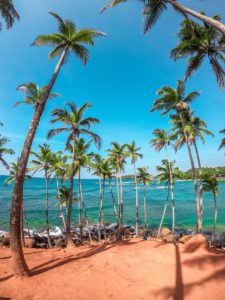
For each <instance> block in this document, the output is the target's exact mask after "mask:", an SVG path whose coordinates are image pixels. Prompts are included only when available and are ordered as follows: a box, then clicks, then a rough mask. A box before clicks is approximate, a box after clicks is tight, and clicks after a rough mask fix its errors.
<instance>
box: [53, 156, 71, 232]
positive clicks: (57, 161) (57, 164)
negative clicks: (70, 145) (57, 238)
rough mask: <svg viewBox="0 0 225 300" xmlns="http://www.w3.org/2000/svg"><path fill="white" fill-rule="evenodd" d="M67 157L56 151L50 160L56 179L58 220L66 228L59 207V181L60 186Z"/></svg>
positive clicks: (64, 174)
mask: <svg viewBox="0 0 225 300" xmlns="http://www.w3.org/2000/svg"><path fill="white" fill-rule="evenodd" d="M67 159H68V156H67V155H64V156H63V155H62V152H60V151H58V152H56V153H53V159H52V166H51V168H52V170H53V172H54V177H55V179H56V188H57V194H58V197H57V199H58V201H59V203H58V204H59V210H60V218H62V221H63V226H64V228H66V221H65V216H64V213H63V206H62V205H61V201H60V186H59V180H60V181H61V184H62V183H63V182H64V181H65V179H66V173H67V169H68V168H67V167H68V165H67Z"/></svg>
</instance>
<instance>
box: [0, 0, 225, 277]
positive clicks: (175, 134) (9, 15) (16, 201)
mask: <svg viewBox="0 0 225 300" xmlns="http://www.w3.org/2000/svg"><path fill="white" fill-rule="evenodd" d="M123 2H127V1H126V0H111V1H110V3H109V4H108V5H106V6H105V7H104V8H103V10H105V9H106V8H108V7H114V6H116V5H118V4H120V3H123ZM142 2H143V5H144V9H143V14H144V17H145V19H144V32H145V33H147V32H148V31H149V30H150V29H151V28H152V27H153V25H155V23H156V22H157V21H158V19H159V17H160V15H161V14H162V13H163V12H164V11H165V10H166V9H167V7H169V6H171V7H172V8H174V9H175V11H176V12H178V13H180V14H181V15H183V17H184V18H185V21H183V22H182V24H181V29H180V32H179V34H178V38H179V39H180V42H179V44H178V45H177V46H176V47H175V48H174V49H173V50H172V51H171V57H172V58H173V59H174V60H177V59H180V58H189V60H188V67H187V71H186V73H185V81H186V80H187V79H188V78H189V77H190V75H191V74H192V73H193V72H194V71H195V70H197V69H198V68H199V67H200V66H201V64H202V62H203V60H204V59H208V60H209V62H210V64H211V66H212V68H213V71H214V73H215V75H216V79H217V81H218V84H219V86H220V87H222V88H223V87H224V76H225V71H224V69H223V66H222V65H221V63H223V62H224V61H225V57H224V53H225V47H224V46H225V45H224V44H225V25H224V24H223V23H222V22H221V20H220V18H219V17H218V16H216V17H213V18H210V17H208V16H206V15H205V14H204V13H199V12H197V11H194V10H191V9H190V8H188V7H185V6H183V5H182V4H180V2H179V1H174V0H147V1H145V0H143V1H142ZM0 12H1V16H2V17H3V19H4V20H5V22H6V24H7V27H8V28H9V27H11V26H12V25H13V23H14V21H15V20H17V19H19V15H18V13H17V11H16V9H15V8H14V6H13V3H12V0H5V1H2V2H1V3H0ZM50 15H51V16H53V17H54V18H55V19H56V21H57V24H58V31H57V32H56V33H52V34H47V35H40V36H38V37H37V38H36V39H35V40H34V42H33V45H34V46H50V47H52V48H53V49H52V51H51V52H50V55H49V58H50V59H53V58H56V57H58V62H57V64H56V67H55V70H54V72H53V74H52V77H51V79H50V81H49V83H48V84H47V85H46V86H44V87H38V86H37V85H36V84H34V83H32V82H28V83H25V84H23V85H21V86H20V87H19V88H18V89H19V90H20V91H22V92H24V93H25V100H24V101H23V102H24V103H26V104H29V105H31V106H32V107H33V109H34V113H33V117H32V120H31V124H30V127H29V130H28V134H27V136H26V139H25V142H24V146H23V149H22V152H21V155H20V157H19V159H18V164H17V165H15V166H14V171H15V172H14V175H13V173H11V177H12V180H14V189H13V195H12V205H11V217H10V237H11V253H12V262H13V264H12V265H13V271H14V274H15V275H19V276H22V275H30V271H29V269H28V267H27V264H26V262H25V259H24V255H23V249H22V239H21V222H22V221H21V220H22V218H21V216H22V211H23V186H24V181H25V179H26V178H27V177H26V176H27V166H28V161H29V157H30V154H31V153H32V155H33V156H34V159H33V161H32V168H33V170H34V171H35V172H37V171H40V170H42V171H44V174H45V179H46V224H47V232H48V235H49V227H48V184H49V179H50V177H51V176H53V174H54V177H55V179H56V182H57V186H58V188H57V197H58V200H59V207H60V210H61V216H63V207H64V206H65V205H66V207H67V216H66V220H65V219H64V220H65V221H64V223H65V227H66V236H67V245H68V246H69V245H71V246H72V245H73V241H72V239H71V236H70V224H71V210H72V204H73V201H74V193H73V191H74V187H73V185H74V176H75V175H77V176H78V181H79V184H78V196H77V197H76V198H77V203H78V219H79V227H80V230H82V224H81V208H83V210H84V211H85V214H86V206H85V202H84V198H83V193H82V184H81V180H80V171H81V168H91V166H92V168H94V170H95V171H94V172H95V174H96V175H97V176H99V186H100V212H99V227H100V223H101V224H102V225H103V226H104V191H105V181H106V179H108V180H109V183H110V182H111V179H112V178H113V177H115V178H116V186H117V201H118V203H117V205H116V204H115V198H114V195H113V191H112V189H111V192H112V193H111V194H112V199H113V203H114V215H115V217H116V220H117V222H118V225H119V228H120V229H121V232H120V234H122V225H123V184H122V181H123V177H122V175H123V172H124V167H125V163H126V158H127V157H128V156H129V157H130V158H131V162H132V164H133V167H134V183H135V190H136V235H138V219H139V215H138V204H139V199H138V183H139V182H143V184H144V190H145V196H144V207H145V208H146V191H147V186H148V184H149V182H150V181H151V176H150V175H149V173H148V170H147V168H139V169H138V170H136V161H137V159H138V158H139V157H141V154H140V153H139V148H136V146H135V143H132V144H131V145H119V144H118V143H112V147H111V149H109V150H108V151H107V152H108V154H109V155H108V158H106V159H102V158H101V157H99V156H96V155H95V156H93V153H90V154H89V153H87V152H88V147H89V145H90V144H91V143H92V142H94V143H95V144H96V146H97V147H99V146H100V138H99V136H98V135H97V134H96V133H94V132H93V131H92V129H91V127H92V126H93V125H95V124H97V123H98V122H99V120H98V119H96V118H84V117H83V114H84V112H85V110H86V109H87V108H88V107H90V104H88V103H86V104H84V105H83V106H81V107H80V108H78V107H77V106H76V104H75V103H68V105H67V107H66V108H63V109H56V110H54V111H53V113H52V116H53V119H52V123H56V122H59V123H61V124H63V127H59V128H55V129H52V130H51V131H50V132H49V134H48V138H52V137H53V136H54V135H56V134H60V133H63V132H64V133H67V134H68V135H67V140H66V143H65V148H66V150H67V151H68V152H69V158H70V165H69V166H67V168H66V171H65V168H64V165H65V164H67V159H66V158H62V160H61V153H54V154H52V152H51V150H50V148H49V146H48V145H42V146H40V152H39V153H34V152H31V149H32V144H33V141H34V138H35V134H36V131H37V129H38V126H39V122H40V121H41V117H42V115H43V112H44V110H45V106H46V103H47V101H48V100H49V99H50V98H55V97H58V96H59V94H55V93H53V92H52V90H53V87H54V84H55V82H56V79H57V77H58V75H59V73H60V70H61V67H62V66H63V65H64V64H65V63H66V62H67V58H68V57H69V55H70V54H74V55H75V56H76V57H77V58H79V59H80V60H81V62H82V63H83V64H86V63H87V61H88V58H89V50H88V48H87V47H86V46H92V45H94V39H95V38H96V37H98V36H103V35H104V34H103V33H102V32H99V31H96V30H94V29H89V28H88V29H86V28H84V29H80V30H78V29H77V27H76V24H74V22H73V21H71V20H63V19H62V18H61V17H60V16H59V15H57V14H55V13H50ZM190 16H192V17H194V18H196V19H197V20H198V21H201V22H203V25H200V24H199V23H196V22H194V21H193V20H190V19H189V17H190ZM157 94H158V96H159V98H158V99H157V100H156V101H155V103H154V106H153V108H152V111H155V110H160V111H161V114H162V115H166V114H169V117H170V119H171V124H172V128H171V130H170V132H169V133H166V132H164V131H162V130H160V129H159V130H158V129H157V130H156V131H155V132H154V134H155V136H156V140H155V141H154V140H153V141H152V142H151V143H152V145H153V146H154V147H155V149H156V151H160V150H161V149H162V148H165V150H166V152H167V153H168V154H167V160H163V161H162V166H160V167H158V171H159V174H158V175H157V176H158V180H159V181H162V180H163V181H166V183H167V185H168V196H167V200H166V203H165V208H164V212H165V211H166V207H167V202H168V199H169V195H171V200H172V220H173V221H172V224H173V226H172V230H173V232H174V228H175V210H174V192H173V189H174V181H175V179H176V178H177V177H178V176H179V172H178V170H177V168H176V167H175V166H174V162H173V161H170V158H169V152H168V149H167V148H168V147H169V146H170V144H171V142H172V141H174V142H175V145H174V146H175V150H176V151H177V150H179V149H180V148H181V147H182V146H183V145H186V146H187V150H188V154H189V158H190V162H191V166H192V171H193V180H194V189H195V200H196V220H197V231H198V232H201V230H202V207H203V200H202V193H203V191H209V190H211V191H212V192H213V195H214V200H215V207H216V196H217V193H218V190H217V183H216V179H215V178H208V177H207V176H206V175H204V174H202V171H201V160H200V155H199V151H198V148H197V140H198V139H201V140H202V141H204V134H211V132H210V131H208V129H207V126H206V123H205V122H203V121H202V120H200V119H199V118H198V117H196V116H194V112H192V111H191V110H190V107H189V105H190V103H191V102H192V101H193V100H194V99H195V98H196V97H197V96H198V95H199V93H198V92H192V93H189V94H188V95H185V82H184V81H181V80H179V81H178V85H177V88H175V89H174V88H171V87H168V86H165V87H163V88H161V89H160V90H159V91H158V93H157ZM221 133H224V130H222V131H221ZM83 136H88V137H90V138H91V140H90V141H89V142H88V143H86V142H85V141H84V140H82V138H83ZM6 143H7V140H6V139H4V138H1V143H0V144H1V145H0V146H1V149H0V151H1V152H0V160H1V162H2V163H3V164H5V166H6V167H7V163H5V161H4V159H3V158H2V155H3V154H13V151H12V150H9V149H6V148H4V146H5V144H6ZM223 147H224V139H223V140H222V143H221V145H220V149H221V148H223ZM193 150H194V152H195V153H196V157H197V162H198V167H199V174H197V173H196V167H195V161H194V158H193ZM93 157H94V158H93ZM90 161H91V163H90ZM54 164H55V169H54V168H53V169H52V165H54ZM50 165H51V167H50ZM56 166H57V167H56ZM53 170H54V171H53ZM65 178H69V188H68V189H67V188H66V187H65V186H64V185H63V183H64V180H65ZM198 178H199V179H200V180H199V181H198ZM59 181H60V183H61V184H59ZM109 186H110V187H111V183H110V184H109ZM117 208H118V209H117ZM164 212H163V217H162V220H161V223H163V218H164V215H165V213H164ZM63 218H64V217H63ZM215 221H216V209H215ZM86 223H88V219H87V215H86ZM146 223H147V219H146V210H145V225H146ZM159 232H160V231H159ZM50 243H51V241H50V239H49V246H51V244H50Z"/></svg>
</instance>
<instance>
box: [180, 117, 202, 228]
mask: <svg viewBox="0 0 225 300" xmlns="http://www.w3.org/2000/svg"><path fill="white" fill-rule="evenodd" d="M179 115H180V120H181V122H182V126H183V128H184V121H183V117H182V114H181V112H179ZM184 137H185V142H186V145H187V149H188V154H189V158H190V162H191V168H192V173H193V179H194V189H195V206H196V231H197V233H199V228H200V214H199V199H198V181H197V177H196V172H195V164H194V159H193V155H192V151H191V146H190V141H189V138H188V136H187V133H186V131H185V130H184Z"/></svg>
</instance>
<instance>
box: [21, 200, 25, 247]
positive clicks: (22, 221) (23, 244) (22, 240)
mask: <svg viewBox="0 0 225 300" xmlns="http://www.w3.org/2000/svg"><path fill="white" fill-rule="evenodd" d="M23 218H24V214H23V203H22V212H21V243H22V247H25V241H24V231H23V230H24V220H23Z"/></svg>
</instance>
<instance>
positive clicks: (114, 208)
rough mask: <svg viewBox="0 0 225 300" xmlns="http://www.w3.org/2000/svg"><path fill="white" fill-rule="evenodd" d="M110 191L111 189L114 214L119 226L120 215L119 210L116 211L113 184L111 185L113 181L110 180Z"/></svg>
mask: <svg viewBox="0 0 225 300" xmlns="http://www.w3.org/2000/svg"><path fill="white" fill-rule="evenodd" d="M109 189H110V193H111V195H112V202H113V214H114V216H115V218H116V223H117V224H119V220H118V215H117V210H116V203H115V198H114V194H113V190H112V184H111V180H110V179H109Z"/></svg>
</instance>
